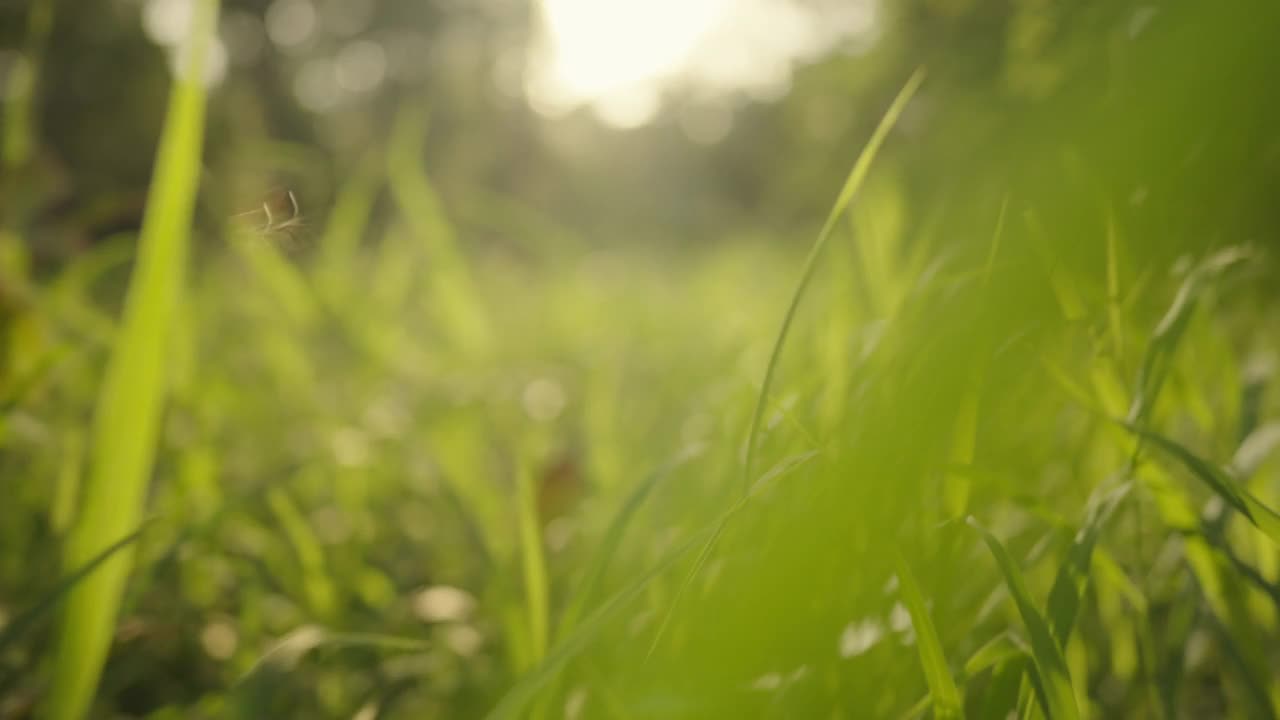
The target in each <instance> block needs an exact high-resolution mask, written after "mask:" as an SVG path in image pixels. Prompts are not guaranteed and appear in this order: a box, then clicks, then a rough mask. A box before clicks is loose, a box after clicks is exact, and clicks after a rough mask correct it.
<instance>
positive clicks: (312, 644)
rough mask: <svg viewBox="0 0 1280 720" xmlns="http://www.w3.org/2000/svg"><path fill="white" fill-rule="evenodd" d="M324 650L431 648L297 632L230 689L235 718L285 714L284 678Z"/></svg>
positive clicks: (385, 638) (366, 636) (363, 636)
mask: <svg viewBox="0 0 1280 720" xmlns="http://www.w3.org/2000/svg"><path fill="white" fill-rule="evenodd" d="M321 647H338V648H345V647H359V648H371V649H377V650H392V651H400V652H421V651H426V650H429V649H430V645H428V644H427V643H425V642H422V641H420V640H413V639H409V638H401V637H395V636H392V635H378V634H373V633H343V632H332V631H330V630H327V629H325V628H322V627H317V626H314V625H306V626H303V627H300V628H297V629H295V630H294V631H292V632H290V633H289V634H288V635H286V636H285V637H283V638H281V639H280V640H279V641H278V642H276V643H275V644H274V645H272V646H271V648H270V649H268V650H267V651H266V652H265V653H263V654H262V656H261V657H259V658H258V660H257V662H255V663H254V664H253V666H252V667H251V668H249V671H248V672H246V673H245V674H244V676H242V677H241V678H240V680H239V681H237V682H236V684H235V685H234V686H233V687H232V688H231V692H230V696H231V697H230V699H231V705H232V707H233V708H234V711H235V715H234V717H240V718H244V719H245V720H251V719H256V718H262V717H275V716H277V715H278V714H279V712H280V711H281V710H284V709H283V708H278V707H277V705H278V704H279V700H280V699H279V690H278V689H279V687H280V685H281V684H282V680H283V677H284V676H285V675H287V674H288V673H289V672H292V670H293V669H294V668H295V667H296V666H297V664H298V663H299V662H301V661H302V659H303V658H304V657H306V656H307V655H308V654H310V653H311V652H312V651H314V650H317V649H319V648H321Z"/></svg>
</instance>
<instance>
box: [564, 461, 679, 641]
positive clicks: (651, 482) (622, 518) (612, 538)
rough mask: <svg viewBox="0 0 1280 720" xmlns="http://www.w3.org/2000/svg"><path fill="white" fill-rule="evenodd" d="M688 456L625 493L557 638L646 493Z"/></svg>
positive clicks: (592, 588) (572, 621)
mask: <svg viewBox="0 0 1280 720" xmlns="http://www.w3.org/2000/svg"><path fill="white" fill-rule="evenodd" d="M688 459H689V456H688V455H682V456H680V457H679V458H676V459H675V460H674V461H672V462H670V463H668V464H667V465H666V466H664V467H661V468H659V469H657V470H655V471H653V472H651V473H649V476H648V477H646V478H645V479H644V480H643V481H641V482H640V484H639V485H637V486H636V487H635V489H634V490H632V491H631V494H630V495H628V496H627V499H626V502H624V503H623V504H622V507H620V508H618V511H617V513H616V514H615V515H614V516H613V519H612V520H611V521H610V522H609V528H608V530H606V531H605V535H604V540H603V541H601V543H600V550H599V551H598V552H597V553H596V555H595V558H594V560H593V561H592V563H591V569H590V570H588V571H587V574H586V578H585V579H584V580H583V582H582V587H581V588H580V589H579V590H578V592H577V593H575V594H574V598H573V600H572V601H570V603H569V606H568V607H567V608H565V610H564V614H563V615H562V616H561V618H560V624H559V626H558V627H557V629H556V637H557V639H558V638H560V637H563V636H564V635H565V634H566V633H568V632H570V631H571V630H573V628H574V626H575V625H576V624H577V622H578V618H579V617H581V616H582V612H583V611H584V610H585V609H586V607H587V604H588V603H590V602H591V598H592V597H594V596H595V593H596V590H597V589H598V588H599V587H600V583H601V582H603V580H604V575H605V572H606V571H607V570H608V568H609V562H610V561H611V560H612V559H613V556H614V553H616V552H617V550H618V546H619V545H621V544H622V537H623V535H624V534H626V531H627V527H628V526H629V525H630V523H631V518H633V517H634V516H635V514H636V513H637V512H638V511H639V510H640V507H641V506H642V505H643V504H644V501H645V500H646V499H648V497H649V494H650V493H652V492H653V489H654V488H655V487H657V485H658V483H659V482H660V481H661V480H663V479H664V478H666V477H667V476H668V475H670V474H671V472H672V471H673V470H675V469H676V468H677V467H679V466H680V465H682V464H683V463H684V462H686V461H687V460H688Z"/></svg>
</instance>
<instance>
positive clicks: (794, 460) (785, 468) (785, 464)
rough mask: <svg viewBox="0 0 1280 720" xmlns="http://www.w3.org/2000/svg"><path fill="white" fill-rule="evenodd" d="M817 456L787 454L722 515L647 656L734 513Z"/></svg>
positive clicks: (811, 452) (677, 589)
mask: <svg viewBox="0 0 1280 720" xmlns="http://www.w3.org/2000/svg"><path fill="white" fill-rule="evenodd" d="M817 456H818V453H817V451H816V450H811V451H809V452H804V453H800V454H799V455H794V456H792V457H787V458H783V460H782V461H781V462H779V463H778V464H777V465H776V466H775V467H774V468H772V469H771V470H770V471H769V472H767V473H765V474H764V475H763V476H762V477H761V478H760V481H759V482H757V483H756V484H755V485H753V486H752V487H751V493H750V494H748V495H744V496H743V497H741V498H739V499H738V501H737V502H735V503H734V504H733V506H732V507H730V508H729V510H728V511H726V512H725V513H724V515H722V516H721V517H720V520H719V521H718V522H717V523H716V525H715V530H714V532H712V533H711V536H710V537H708V538H707V541H706V543H704V544H703V546H702V548H701V549H700V550H698V556H697V558H695V559H694V561H693V567H691V568H689V572H687V573H685V576H684V579H683V580H682V581H681V582H680V585H679V587H677V588H676V594H675V596H673V597H672V598H671V603H670V605H668V607H667V611H666V612H665V613H663V617H662V624H661V625H659V626H658V630H657V632H655V633H654V634H653V640H652V641H650V643H649V652H648V653H647V654H646V655H645V659H646V660H647V659H648V658H651V657H653V654H654V652H656V651H657V649H658V644H659V643H660V642H661V641H662V638H663V637H664V636H665V635H666V632H667V628H668V627H670V625H671V621H672V619H673V618H674V617H675V613H676V609H677V608H678V607H679V606H680V602H681V600H683V599H684V596H685V593H687V592H688V591H689V588H691V587H693V581H694V580H695V579H696V578H697V577H698V575H699V574H700V573H701V572H702V568H703V567H705V566H706V564H707V561H708V560H710V559H711V553H712V552H713V551H714V550H715V548H716V543H718V542H720V538H721V537H722V536H723V535H724V531H725V530H726V529H727V528H728V527H729V521H730V520H731V519H733V516H734V514H736V513H737V512H738V511H739V510H741V509H742V508H743V507H745V506H746V504H747V503H748V502H750V501H751V500H753V499H755V498H756V497H757V496H758V495H760V494H761V493H762V492H763V491H764V490H765V488H766V487H768V483H769V482H770V481H772V480H776V479H777V478H779V477H781V476H783V475H785V474H787V473H788V472H790V471H792V470H794V469H796V468H798V467H800V466H801V465H803V464H805V463H806V462H808V461H809V460H812V459H813V458H815V457H817Z"/></svg>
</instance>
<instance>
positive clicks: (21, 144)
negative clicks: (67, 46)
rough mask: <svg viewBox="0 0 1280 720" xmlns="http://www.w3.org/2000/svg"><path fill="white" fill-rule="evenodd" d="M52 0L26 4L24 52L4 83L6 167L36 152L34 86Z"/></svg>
mask: <svg viewBox="0 0 1280 720" xmlns="http://www.w3.org/2000/svg"><path fill="white" fill-rule="evenodd" d="M53 20H54V12H53V0H34V2H32V3H30V4H29V5H28V6H27V38H26V47H25V48H23V50H24V52H23V53H22V54H21V55H18V56H17V59H16V60H14V61H13V67H12V68H9V77H8V78H6V82H5V85H6V87H5V102H4V123H3V124H4V131H3V136H2V137H0V161H2V162H0V164H2V165H3V167H4V168H6V169H13V168H20V167H22V166H23V165H26V164H27V162H28V161H29V160H30V159H31V157H32V155H33V154H34V153H35V148H36V143H37V142H38V138H37V137H36V131H35V130H34V129H33V123H32V121H33V120H36V119H37V113H38V112H39V111H38V109H37V107H36V103H37V97H38V96H37V93H36V85H37V83H38V82H39V80H40V77H39V76H40V65H41V64H42V63H43V62H44V54H45V49H46V47H47V46H48V44H49V35H50V31H51V30H52V29H53Z"/></svg>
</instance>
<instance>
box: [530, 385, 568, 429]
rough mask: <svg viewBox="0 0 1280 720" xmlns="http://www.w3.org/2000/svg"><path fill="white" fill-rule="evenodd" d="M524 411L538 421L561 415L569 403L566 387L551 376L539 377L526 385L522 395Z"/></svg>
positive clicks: (545, 420) (549, 419)
mask: <svg viewBox="0 0 1280 720" xmlns="http://www.w3.org/2000/svg"><path fill="white" fill-rule="evenodd" d="M520 399H521V402H522V403H523V404H524V411H525V412H526V413H528V415H529V417H531V418H533V419H534V420H537V421H538V422H550V421H552V420H555V419H556V418H557V417H559V415H560V413H561V412H563V411H564V406H565V404H566V403H567V398H566V397H565V392H564V388H563V387H561V386H560V383H558V382H556V381H555V380H552V379H550V378H538V379H537V380H534V381H532V382H530V383H529V384H528V385H526V386H525V388H524V392H523V393H522V394H521V396H520Z"/></svg>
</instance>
